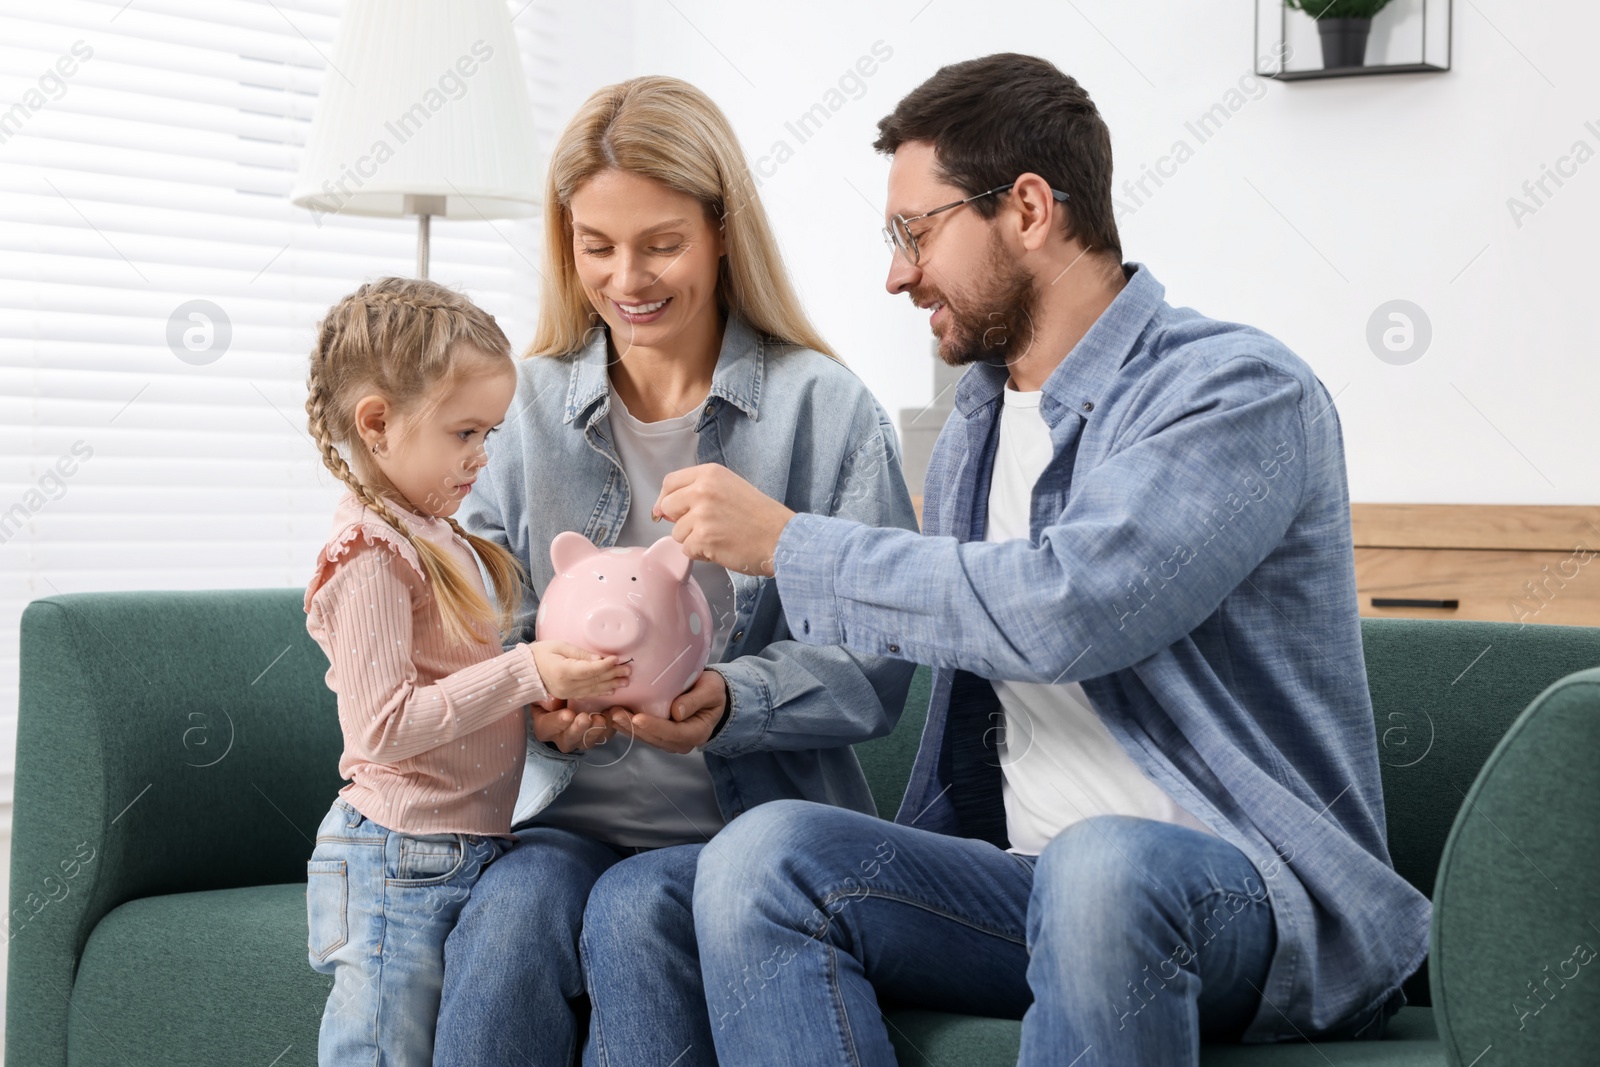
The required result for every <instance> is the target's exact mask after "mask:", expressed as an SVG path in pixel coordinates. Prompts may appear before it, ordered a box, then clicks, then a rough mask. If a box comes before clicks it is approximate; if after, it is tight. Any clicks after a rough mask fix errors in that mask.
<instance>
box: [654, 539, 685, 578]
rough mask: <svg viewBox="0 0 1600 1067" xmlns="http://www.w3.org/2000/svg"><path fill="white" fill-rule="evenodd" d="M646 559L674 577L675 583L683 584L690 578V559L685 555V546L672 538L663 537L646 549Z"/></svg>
mask: <svg viewBox="0 0 1600 1067" xmlns="http://www.w3.org/2000/svg"><path fill="white" fill-rule="evenodd" d="M644 558H645V559H647V560H649V561H650V562H651V563H654V564H655V565H656V566H657V567H660V568H661V569H662V570H664V571H666V572H667V573H668V574H670V575H672V579H673V581H677V582H682V581H686V580H687V579H688V577H689V563H690V559H689V557H688V556H686V555H684V554H683V546H682V545H680V544H678V542H676V541H674V540H673V539H672V538H670V537H663V538H662V539H661V540H659V541H657V542H656V543H655V544H653V545H651V546H650V547H649V548H647V549H645V550H644Z"/></svg>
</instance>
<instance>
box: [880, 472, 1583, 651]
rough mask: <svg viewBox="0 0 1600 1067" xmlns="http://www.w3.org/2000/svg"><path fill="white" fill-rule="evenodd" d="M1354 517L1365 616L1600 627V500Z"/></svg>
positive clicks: (1357, 507) (1421, 508)
mask: <svg viewBox="0 0 1600 1067" xmlns="http://www.w3.org/2000/svg"><path fill="white" fill-rule="evenodd" d="M912 502H913V503H914V504H915V505H916V508H917V518H918V520H919V521H920V520H921V518H922V497H921V496H915V497H913V498H912ZM1350 517H1351V526H1352V532H1353V534H1354V541H1355V555H1356V591H1357V593H1358V594H1359V596H1360V598H1361V614H1363V615H1371V616H1378V617H1404V618H1413V619H1486V620H1489V621H1491V622H1527V623H1558V624H1562V625H1567V626H1600V507H1566V506H1555V505H1521V504H1513V505H1501V504H1352V505H1351V506H1350Z"/></svg>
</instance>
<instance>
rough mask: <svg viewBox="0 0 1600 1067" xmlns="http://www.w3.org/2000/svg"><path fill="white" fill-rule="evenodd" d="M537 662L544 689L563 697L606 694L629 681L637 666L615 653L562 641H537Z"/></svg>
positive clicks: (535, 653)
mask: <svg viewBox="0 0 1600 1067" xmlns="http://www.w3.org/2000/svg"><path fill="white" fill-rule="evenodd" d="M530 647H531V648H532V649H533V663H534V666H536V667H538V668H539V679H540V681H542V682H544V691H545V692H546V693H548V694H549V695H550V696H552V697H558V698H560V699H561V700H578V699H580V698H582V697H598V696H605V695H606V694H607V693H614V692H616V691H617V690H618V689H621V688H622V687H623V686H624V685H627V684H628V675H630V674H632V673H633V668H632V667H630V666H628V665H627V664H626V663H618V662H617V657H615V656H602V655H600V654H599V653H598V652H590V651H588V650H587V649H582V648H579V647H578V646H577V645H569V644H566V643H564V642H560V641H535V642H534V643H533V644H532V645H531V646H530Z"/></svg>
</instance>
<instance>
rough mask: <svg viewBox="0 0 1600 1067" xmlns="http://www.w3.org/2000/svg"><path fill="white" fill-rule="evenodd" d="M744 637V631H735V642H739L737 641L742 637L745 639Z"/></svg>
mask: <svg viewBox="0 0 1600 1067" xmlns="http://www.w3.org/2000/svg"><path fill="white" fill-rule="evenodd" d="M743 636H744V631H743V630H735V631H734V632H733V639H734V640H735V641H737V640H739V638H741V637H743Z"/></svg>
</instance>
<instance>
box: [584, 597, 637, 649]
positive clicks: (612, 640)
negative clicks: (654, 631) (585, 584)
mask: <svg viewBox="0 0 1600 1067" xmlns="http://www.w3.org/2000/svg"><path fill="white" fill-rule="evenodd" d="M584 636H585V637H587V638H588V644H589V646H590V647H591V648H593V649H594V650H595V651H596V652H623V651H626V650H627V649H629V648H632V647H633V646H634V645H636V644H638V643H639V639H640V638H641V637H643V636H644V620H643V619H641V618H639V614H638V612H636V611H633V610H632V609H630V608H627V607H624V606H623V605H621V604H602V605H601V606H599V607H597V608H595V609H594V610H593V611H591V612H590V613H589V618H588V620H587V621H586V623H585V624H584Z"/></svg>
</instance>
